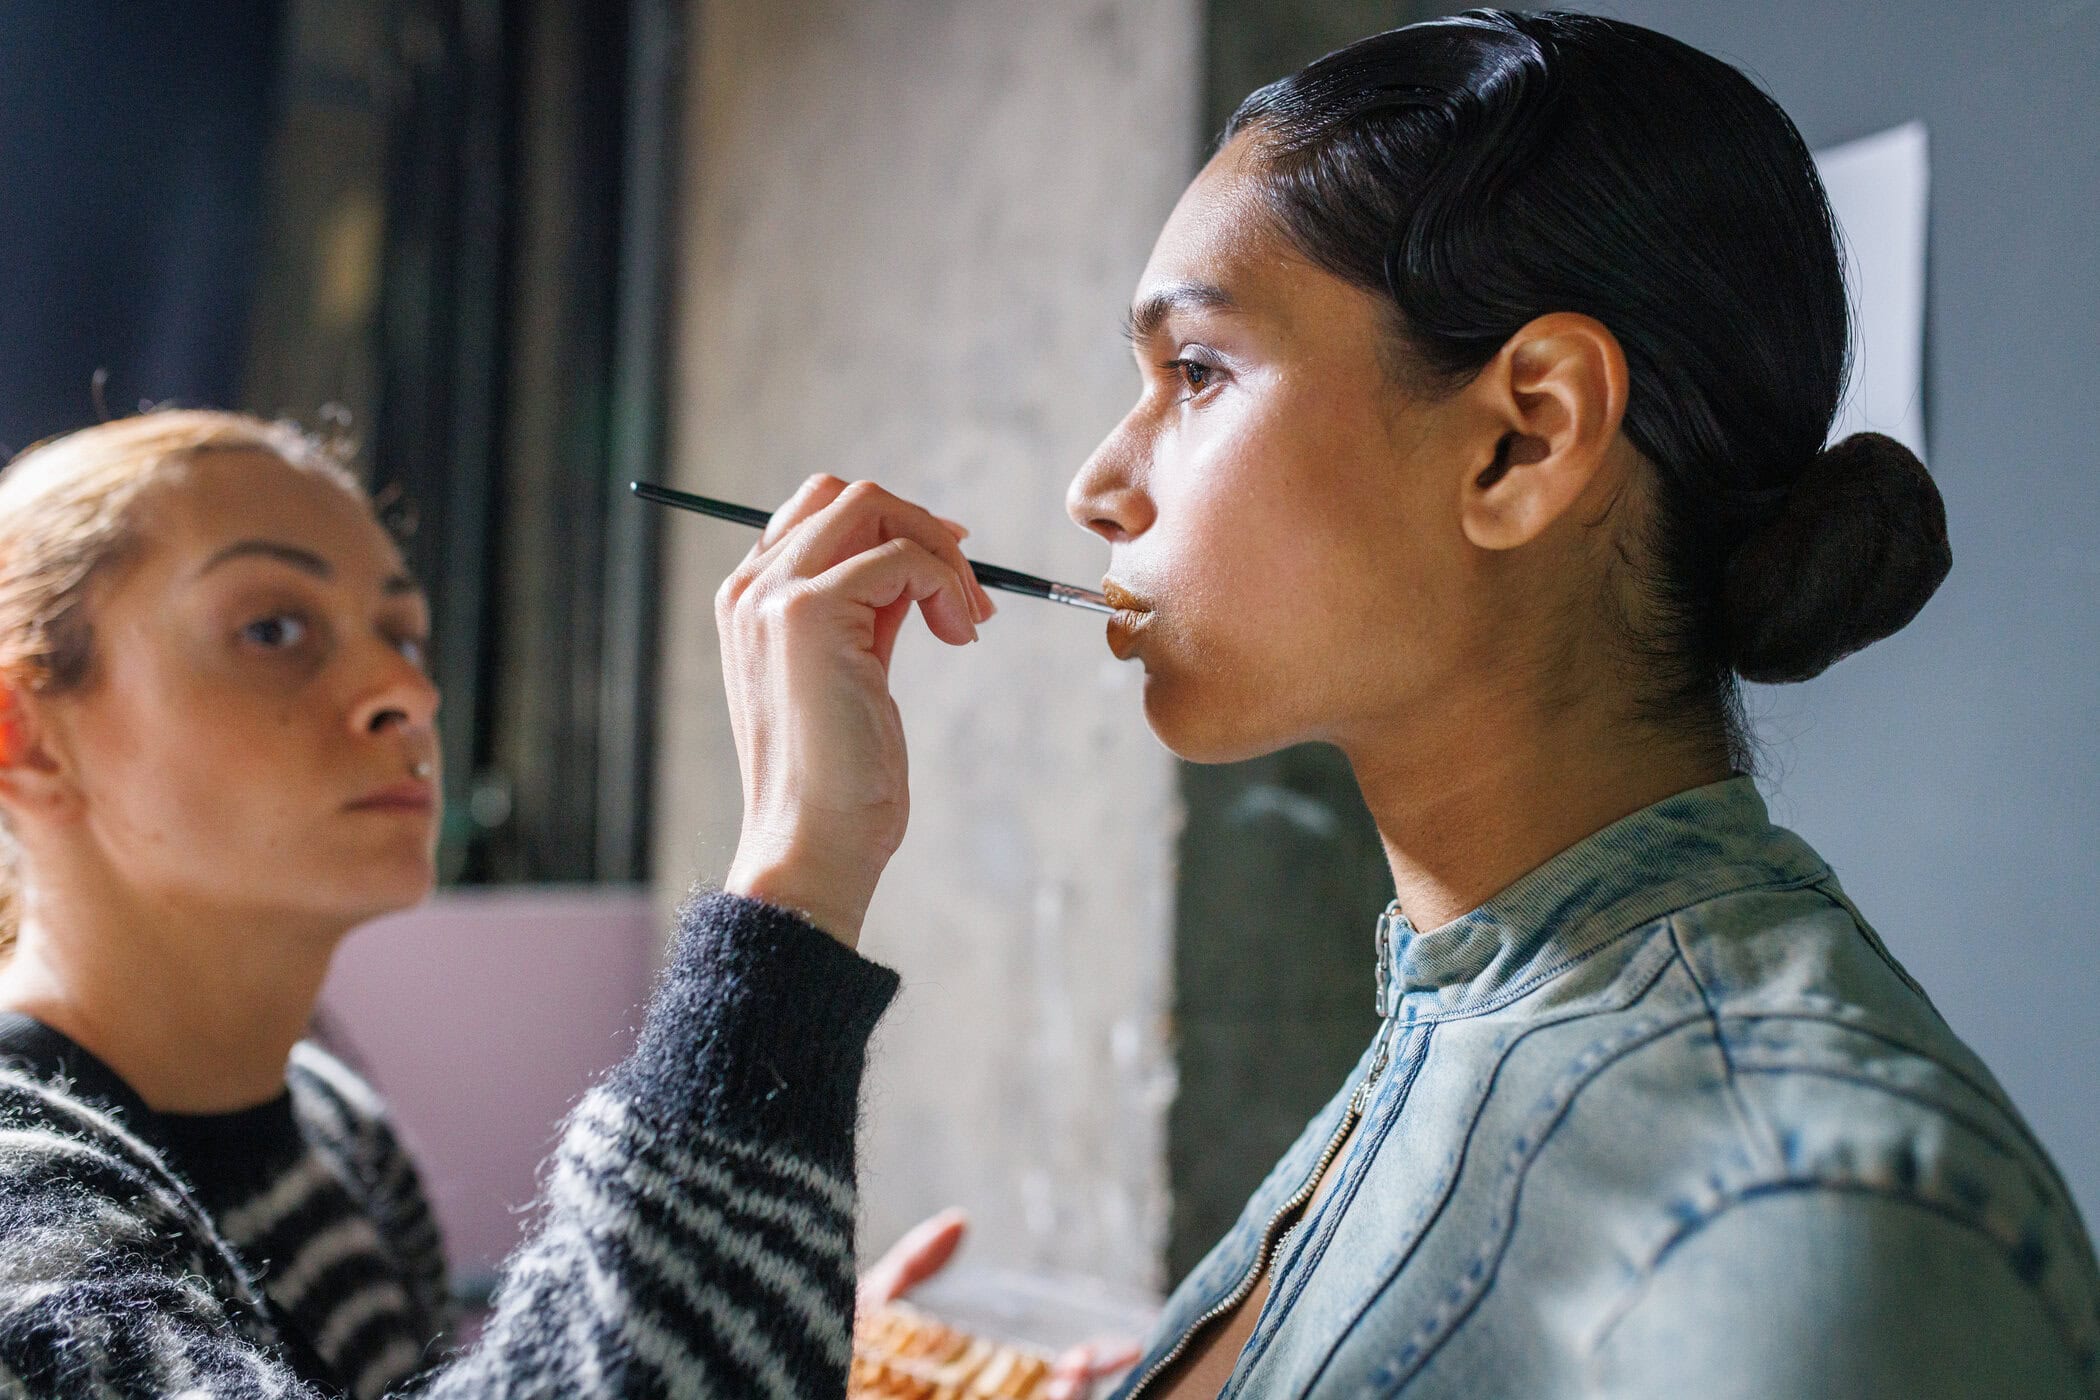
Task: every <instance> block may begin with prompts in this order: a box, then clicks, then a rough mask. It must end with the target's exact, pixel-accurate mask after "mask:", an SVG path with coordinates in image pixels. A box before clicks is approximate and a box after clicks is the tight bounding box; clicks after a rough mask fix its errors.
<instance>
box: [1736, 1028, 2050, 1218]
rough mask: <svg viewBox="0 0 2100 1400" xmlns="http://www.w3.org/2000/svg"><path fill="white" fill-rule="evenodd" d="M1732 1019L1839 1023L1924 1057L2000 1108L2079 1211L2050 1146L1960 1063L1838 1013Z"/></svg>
mask: <svg viewBox="0 0 2100 1400" xmlns="http://www.w3.org/2000/svg"><path fill="white" fill-rule="evenodd" d="M1728 1019H1730V1020H1731V1021H1736V1022H1740V1023H1746V1024H1747V1023H1749V1022H1752V1021H1808V1022H1811V1023H1813V1024H1816V1025H1826V1026H1836V1027H1837V1028H1838V1029H1840V1030H1843V1031H1846V1032H1848V1033H1850V1034H1852V1035H1857V1036H1861V1037H1864V1038H1865V1039H1868V1040H1872V1041H1876V1042H1879V1043H1880V1044H1882V1045H1887V1046H1889V1047H1891V1048H1892V1049H1895V1050H1900V1051H1902V1052H1903V1053H1904V1054H1906V1055H1913V1056H1916V1057H1917V1058H1919V1059H1921V1060H1925V1061H1928V1062H1930V1063H1931V1064H1932V1065H1933V1066H1934V1067H1935V1068H1937V1069H1940V1070H1942V1071H1944V1072H1945V1073H1946V1074H1947V1076H1948V1077H1949V1078H1951V1079H1953V1080H1954V1081H1955V1082H1956V1083H1958V1084H1960V1085H1961V1086H1962V1087H1963V1088H1965V1089H1967V1090H1968V1091H1969V1092H1970V1093H1972V1094H1974V1095H1976V1097H1978V1098H1979V1099H1982V1100H1983V1101H1984V1102H1986V1103H1988V1104H1990V1105H1991V1106H1992V1107H1993V1108H1995V1109H1997V1110H1999V1116H2000V1117H2001V1118H2003V1119H2004V1120H2005V1122H2006V1124H2007V1126H2009V1127H2010V1128H2011V1129H2012V1131H2013V1133H2014V1134H2015V1136H2017V1137H2018V1138H2019V1140H2020V1141H2021V1142H2022V1143H2024V1144H2026V1146H2027V1149H2028V1151H2029V1152H2030V1153H2032V1154H2033V1156H2034V1159H2035V1160H2036V1161H2038V1162H2040V1163H2041V1164H2042V1167H2043V1169H2044V1170H2045V1171H2046V1172H2047V1173H2048V1174H2049V1180H2050V1181H2051V1182H2053V1183H2054V1184H2055V1186H2056V1191H2057V1195H2058V1196H2059V1198H2061V1200H2062V1201H2063V1202H2065V1203H2066V1204H2068V1205H2071V1206H2072V1214H2073V1215H2074V1216H2075V1215H2076V1214H2077V1211H2076V1206H2075V1202H2076V1197H2074V1196H2073V1195H2072V1194H2071V1188H2070V1186H2069V1185H2068V1184H2067V1183H2066V1182H2065V1181H2064V1179H2063V1174H2062V1173H2061V1172H2059V1171H2058V1170H2057V1168H2056V1163H2055V1160H2054V1159H2053V1158H2051V1157H2050V1155H2049V1152H2048V1149H2047V1148H2045V1147H2043V1146H2042V1143H2041V1140H2040V1139H2039V1138H2037V1137H2036V1136H2035V1135H2034V1129H2032V1128H2031V1127H2029V1126H2028V1125H2027V1123H2026V1121H2025V1120H2024V1119H2022V1118H2021V1117H2020V1116H2019V1114H2018V1113H2015V1112H2011V1111H2009V1110H2008V1107H2007V1105H2006V1104H2005V1103H2004V1102H2003V1099H2002V1096H2001V1094H2000V1093H1999V1092H1997V1091H1996V1090H1995V1089H1994V1088H1993V1087H1992V1086H1991V1085H1989V1084H1986V1083H1983V1082H1981V1081H1979V1080H1977V1079H1974V1078H1972V1077H1971V1076H1970V1075H1969V1074H1968V1073H1967V1072H1966V1071H1964V1070H1963V1069H1962V1068H1961V1067H1960V1066H1959V1065H1954V1064H1950V1063H1948V1062H1947V1061H1945V1060H1942V1059H1940V1058H1939V1057H1938V1056H1936V1055H1933V1054H1932V1053H1930V1052H1929V1051H1927V1050H1925V1049H1922V1048H1921V1047H1919V1046H1916V1045H1912V1044H1911V1043H1910V1042H1908V1041H1906V1040H1903V1039H1901V1038H1900V1037H1898V1036H1896V1035H1894V1034H1891V1033H1890V1032H1888V1031H1884V1030H1882V1029H1880V1028H1878V1027H1875V1026H1867V1025H1862V1024H1860V1023H1859V1022H1856V1021H1848V1020H1845V1019H1844V1018H1842V1017H1838V1016H1830V1015H1823V1014H1818V1013H1816V1012H1812V1011H1742V1012H1736V1013H1733V1014H1731V1015H1730V1016H1729V1018H1728ZM1875 1084H1876V1087H1877V1088H1882V1089H1889V1088H1890V1086H1888V1085H1884V1084H1880V1083H1879V1082H1878V1081H1875ZM1892 1092H1893V1090H1892Z"/></svg>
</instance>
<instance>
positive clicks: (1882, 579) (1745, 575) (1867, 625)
mask: <svg viewBox="0 0 2100 1400" xmlns="http://www.w3.org/2000/svg"><path fill="white" fill-rule="evenodd" d="M1952 564H1953V555H1952V554H1951V553H1950V551H1949V550H1948V548H1947V508H1946V506H1945V504H1944V503H1943V502H1942V501H1941V500H1940V492H1939V488H1938V487H1937V486H1935V485H1934V484H1933V481H1932V478H1931V476H1929V475H1928V474H1927V473H1926V471H1925V464H1924V463H1923V462H1920V461H1919V460H1918V458H1917V454H1916V453H1914V452H1912V451H1911V450H1910V449H1909V448H1908V447H1905V446H1904V445H1903V444H1902V443H1900V442H1898V441H1896V440H1895V439H1894V438H1892V437H1888V436H1886V435H1884V434H1881V433H1854V434H1853V435H1852V436H1851V437H1848V438H1846V439H1845V440H1844V441H1843V442H1840V443H1837V444H1835V445H1833V446H1830V447H1826V448H1824V449H1823V450H1822V451H1821V452H1819V453H1817V454H1816V457H1815V460H1814V461H1813V462H1811V463H1810V464H1809V466H1808V468H1807V470H1805V471H1803V472H1802V473H1801V475H1800V476H1799V477H1798V478H1797V479H1796V480H1795V482H1794V484H1793V486H1792V488H1791V489H1790V490H1789V491H1788V493H1787V497H1786V502H1785V504H1784V505H1783V506H1782V507H1781V508H1780V511H1779V513H1778V514H1777V515H1775V516H1773V517H1772V518H1771V519H1769V520H1767V521H1765V522H1764V523H1762V524H1760V525H1758V526H1756V527H1755V528H1753V529H1752V530H1751V532H1750V533H1749V535H1748V536H1747V537H1746V538H1745V539H1744V541H1743V543H1742V545H1741V547H1740V548H1738V549H1737V550H1736V552H1735V554H1734V556H1733V557H1731V558H1730V559H1729V561H1728V568H1727V573H1726V576H1725V580H1724V582H1723V585H1722V590H1721V612H1722V621H1723V625H1724V627H1725V628H1726V636H1727V643H1728V648H1729V659H1730V661H1731V663H1732V664H1733V665H1734V666H1735V669H1736V671H1737V672H1738V673H1739V674H1740V675H1741V676H1742V677H1743V678H1744V679H1745V680H1752V681H1767V682H1781V681H1805V680H1807V679H1808V678H1809V677H1810V676H1813V675H1816V674H1818V673H1819V672H1821V671H1822V670H1823V669H1824V668H1825V667H1827V666H1829V665H1830V663H1831V662H1833V661H1836V660H1838V659H1839V658H1840V657H1844V656H1849V655H1851V654H1852V653H1853V652H1855V651H1858V650H1859V649H1860V648H1861V647H1863V646H1866V645H1867V644H1868V643H1870V642H1878V641H1880V640H1881V639H1882V638H1883V637H1886V636H1888V635H1889V634H1890V633H1892V632H1894V631H1896V630H1897V629H1898V628H1900V627H1902V626H1903V625H1904V624H1905V623H1907V622H1909V621H1910V620H1911V619H1912V618H1913V617H1916V616H1917V614H1918V609H1920V608H1922V607H1924V606H1925V600H1926V599H1928V598H1930V597H1931V596H1932V594H1933V590H1934V589H1936V588H1938V587H1939V586H1940V580H1942V579H1944V578H1945V577H1947V570H1948V568H1949V567H1951V565H1952Z"/></svg>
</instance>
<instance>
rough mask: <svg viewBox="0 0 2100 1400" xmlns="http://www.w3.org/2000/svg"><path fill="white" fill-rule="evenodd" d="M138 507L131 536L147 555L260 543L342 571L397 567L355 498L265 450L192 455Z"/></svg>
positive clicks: (396, 557) (387, 542) (391, 549)
mask: <svg viewBox="0 0 2100 1400" xmlns="http://www.w3.org/2000/svg"><path fill="white" fill-rule="evenodd" d="M140 507H141V508H140V510H139V513H138V524H139V533H140V534H141V535H142V536H143V537H144V538H145V539H146V540H147V541H148V543H149V545H150V546H152V547H154V549H155V552H160V551H162V550H165V551H167V552H168V553H170V554H171V555H173V556H179V557H180V558H191V557H194V556H197V555H209V554H210V553H211V552H214V551H216V550H217V549H219V548H220V547H222V546H223V545H226V544H229V543H232V542H234V541H236V540H247V539H266V540H271V541H275V542H277V543H281V544H289V545H296V546H298V547H300V548H302V549H306V550H310V551H312V552H313V553H315V554H318V555H320V556H321V557H322V558H324V559H327V560H329V561H330V562H331V563H332V564H334V565H335V566H336V567H338V568H341V569H345V570H360V571H362V570H371V571H380V572H387V573H393V572H398V571H399V570H400V568H401V554H400V550H399V549H398V548H396V547H395V544H394V542H393V540H392V538H391V537H389V536H388V534H387V533H386V531H385V530H384V529H382V528H381V527H380V525H379V522H378V521H376V520H375V519H373V518H372V513H371V511H370V509H369V508H368V507H367V506H366V505H365V504H364V503H363V502H362V501H360V500H358V499H357V498H356V497H354V496H352V495H351V494H350V493H349V492H348V491H345V490H344V489H343V488H342V487H340V486H338V485H337V484H336V483H334V482H333V481H330V480H329V479H328V478H327V477H325V476H322V475H321V474H319V473H318V472H312V471H304V470H301V469H300V468H298V467H294V466H292V465H291V464H290V463H288V462H286V461H284V460H283V459H282V458H280V457H278V456H276V455H275V454H274V453H270V452H263V451H258V450H250V449H245V448H243V449H220V450H213V451H206V452H199V453H197V454H195V455H193V456H192V457H190V458H189V459H188V460H186V461H184V462H183V463H182V464H181V465H180V466H179V467H178V468H177V469H175V470H174V471H172V472H170V473H168V474H167V475H166V476H164V477H163V478H162V479H161V480H160V481H158V482H157V483H155V484H154V486H153V487H151V488H150V490H149V491H148V493H147V494H146V495H145V496H144V497H143V498H142V499H141V501H140ZM169 562H170V563H171V564H172V563H177V562H178V560H177V559H174V558H171V559H170V561H169Z"/></svg>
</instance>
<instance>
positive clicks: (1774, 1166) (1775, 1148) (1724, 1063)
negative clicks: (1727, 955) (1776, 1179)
mask: <svg viewBox="0 0 2100 1400" xmlns="http://www.w3.org/2000/svg"><path fill="white" fill-rule="evenodd" d="M1667 929H1668V933H1669V938H1670V947H1671V948H1672V949H1673V950H1674V951H1675V952H1676V955H1677V965H1678V966H1679V967H1682V968H1683V969H1684V975H1685V976H1686V977H1687V978H1688V979H1690V981H1691V984H1692V990H1694V991H1696V992H1697V993H1698V994H1699V1005H1700V1006H1701V1007H1703V1008H1704V1009H1705V1011H1706V1021H1707V1024H1708V1025H1709V1026H1711V1027H1712V1028H1713V1033H1714V1053H1715V1054H1716V1055H1718V1056H1719V1057H1720V1061H1721V1079H1722V1082H1723V1083H1724V1084H1725V1085H1726V1086H1727V1090H1728V1099H1729V1102H1730V1103H1731V1104H1733V1105H1734V1107H1735V1116H1736V1125H1737V1127H1738V1128H1739V1129H1740V1130H1741V1132H1742V1134H1743V1136H1744V1138H1745V1139H1747V1140H1748V1141H1749V1142H1750V1143H1751V1144H1752V1145H1753V1147H1755V1146H1756V1145H1759V1144H1761V1145H1762V1147H1763V1149H1764V1157H1765V1168H1766V1170H1768V1171H1770V1170H1778V1169H1782V1168H1783V1164H1784V1162H1785V1160H1786V1158H1785V1154H1784V1153H1783V1152H1782V1151H1781V1150H1780V1146H1779V1135H1778V1134H1777V1133H1775V1132H1773V1131H1772V1125H1771V1124H1770V1123H1769V1122H1766V1121H1765V1119H1764V1116H1763V1115H1762V1114H1760V1113H1758V1112H1757V1111H1756V1110H1754V1109H1753V1108H1752V1107H1751V1106H1750V1100H1749V1099H1748V1098H1747V1097H1746V1096H1745V1095H1744V1093H1743V1086H1742V1084H1741V1082H1740V1081H1739V1080H1738V1079H1737V1078H1736V1065H1735V1056H1734V1054H1733V1053H1731V1052H1730V1050H1729V1048H1728V1032H1727V1031H1726V1030H1725V1029H1724V1028H1723V1027H1722V1025H1721V1013H1720V1011H1719V1010H1718V1009H1717V1008H1716V1007H1715V1006H1714V999H1713V994H1712V993H1711V992H1709V991H1708V990H1707V988H1706V982H1705V980H1704V979H1703V978H1701V977H1700V976H1699V970H1698V969H1697V968H1695V967H1693V966H1692V960H1691V957H1690V956H1689V955H1688V954H1687V953H1686V952H1685V948H1684V940H1683V939H1682V938H1681V937H1679V936H1678V933H1677V916H1676V915H1674V914H1672V915H1670V916H1669V919H1668V923H1667Z"/></svg>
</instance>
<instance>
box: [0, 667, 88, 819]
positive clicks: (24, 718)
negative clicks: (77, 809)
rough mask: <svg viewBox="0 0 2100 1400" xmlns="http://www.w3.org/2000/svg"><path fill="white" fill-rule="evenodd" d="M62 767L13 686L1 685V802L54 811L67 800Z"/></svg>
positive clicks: (8, 804)
mask: <svg viewBox="0 0 2100 1400" xmlns="http://www.w3.org/2000/svg"><path fill="white" fill-rule="evenodd" d="M70 793H71V789H70V785H69V784H68V783H67V782H66V780H65V772H64V765H62V764H60V763H59V762H58V761H57V760H56V759H55V758H54V757H53V756H52V753H51V751H50V748H49V746H48V745H47V743H46V742H45V740H44V737H43V736H42V735H41V734H39V733H38V729H37V725H36V723H35V720H34V717H33V716H32V715H31V714H30V713H29V711H28V707H27V706H26V705H25V703H24V702H23V699H22V695H21V692H20V691H19V690H18V689H17V688H16V686H15V685H14V684H13V683H11V682H7V681H0V802H4V803H5V804H6V805H7V806H9V807H36V808H41V809H44V810H45V811H55V810H57V809H58V808H60V807H62V806H64V805H65V803H66V802H67V801H68V800H69V798H70Z"/></svg>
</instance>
